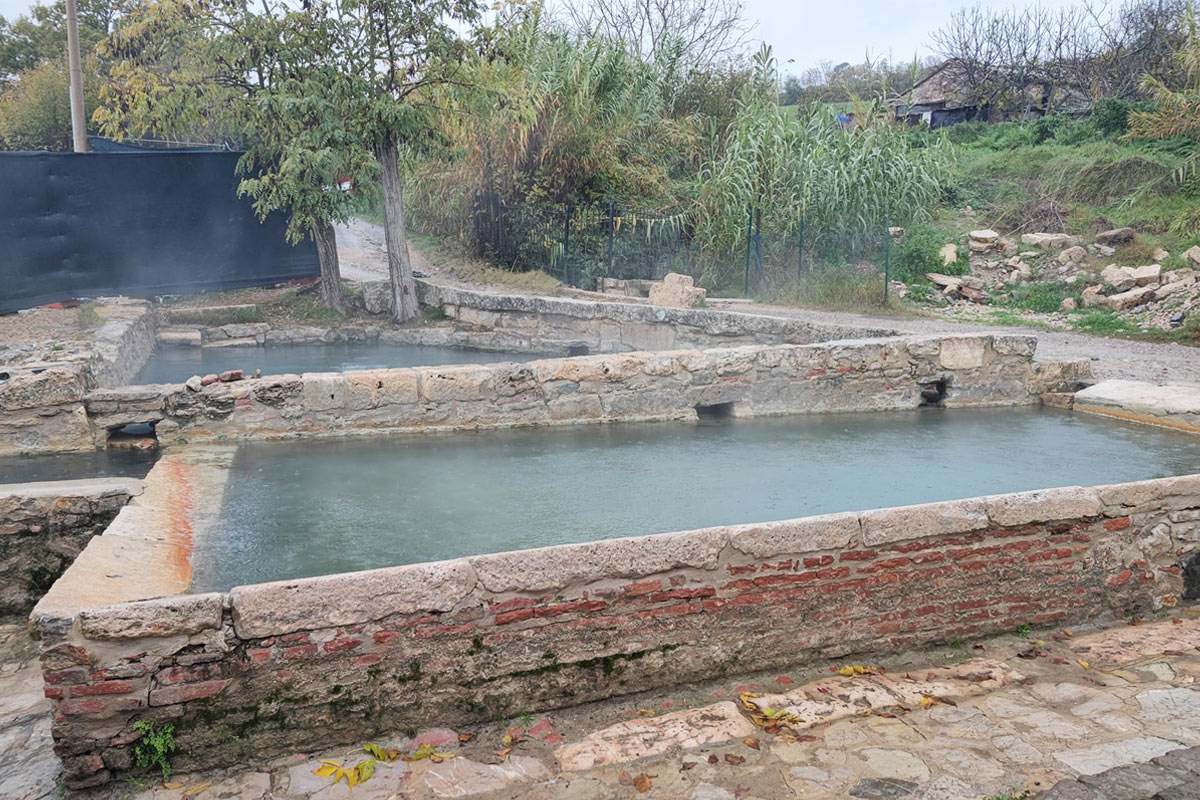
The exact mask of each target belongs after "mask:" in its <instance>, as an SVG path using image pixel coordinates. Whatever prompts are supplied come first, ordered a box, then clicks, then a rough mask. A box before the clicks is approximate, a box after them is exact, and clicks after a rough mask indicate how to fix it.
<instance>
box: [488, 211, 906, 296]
mask: <svg viewBox="0 0 1200 800" xmlns="http://www.w3.org/2000/svg"><path fill="white" fill-rule="evenodd" d="M746 222H747V224H746V230H745V235H744V237H743V239H742V243H743V244H739V246H738V247H737V248H736V249H734V250H729V251H724V252H720V251H714V250H711V249H704V248H702V247H700V246H699V244H698V243H697V242H695V241H694V239H693V237H692V232H691V226H690V225H689V221H688V217H687V215H686V214H682V213H681V214H674V215H672V214H661V213H641V212H637V211H633V210H629V209H623V208H620V207H618V206H616V205H615V204H611V203H609V204H600V205H589V206H564V205H534V204H521V203H507V202H505V201H504V200H503V198H502V197H500V196H499V195H497V194H488V195H477V196H476V198H475V202H474V215H473V229H474V236H475V248H476V251H477V254H478V255H480V256H482V257H484V258H487V259H489V260H491V261H492V262H493V263H496V264H498V265H500V266H503V267H505V268H508V269H513V270H519V271H524V270H533V269H538V270H542V271H544V272H547V273H548V274H550V275H553V276H554V277H556V278H558V279H560V280H562V281H563V283H564V284H567V285H569V286H575V287H579V288H583V289H595V288H597V286H598V283H599V279H600V278H616V279H637V280H661V279H662V278H663V276H665V275H666V274H667V273H668V272H679V273H683V274H687V275H691V276H692V277H693V278H694V279H695V280H696V281H697V283H698V284H700V285H703V286H705V287H706V288H709V289H710V290H716V291H718V292H722V293H742V294H747V295H749V294H760V295H767V294H771V293H774V292H778V291H781V290H784V289H786V288H787V287H789V286H795V285H799V284H801V283H803V282H804V281H805V280H806V279H813V278H819V279H825V280H830V279H833V278H836V277H840V278H842V279H846V280H868V279H879V284H880V292H881V299H882V293H883V292H884V291H885V286H886V284H885V282H884V281H883V278H884V276H885V274H886V273H887V271H888V267H889V259H890V245H891V238H890V236H889V234H888V230H887V228H886V227H881V228H879V229H878V230H871V231H868V232H866V233H845V232H841V231H828V230H820V229H813V228H806V226H805V225H804V224H803V223H801V224H800V225H798V226H795V227H796V229H795V230H794V231H792V232H789V233H786V234H780V233H774V232H770V231H763V230H762V228H763V226H764V223H763V221H762V220H758V219H755V216H754V215H753V214H749V213H748V214H747V218H746Z"/></svg>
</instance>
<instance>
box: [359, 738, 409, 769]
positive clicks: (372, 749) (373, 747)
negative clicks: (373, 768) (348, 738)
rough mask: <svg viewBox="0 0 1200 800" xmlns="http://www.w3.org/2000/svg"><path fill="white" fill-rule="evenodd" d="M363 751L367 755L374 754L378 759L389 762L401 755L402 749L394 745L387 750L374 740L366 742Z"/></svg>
mask: <svg viewBox="0 0 1200 800" xmlns="http://www.w3.org/2000/svg"><path fill="white" fill-rule="evenodd" d="M363 752H365V753H366V754H367V755H370V756H374V758H375V760H376V761H386V762H387V763H389V764H391V763H392V762H393V761H395V760H396V759H398V758H399V757H400V751H399V750H397V749H395V748H394V747H389V748H388V749H387V750H384V749H383V748H382V747H380V746H379V745H377V744H375V743H374V742H368V743H367V744H364V745H363Z"/></svg>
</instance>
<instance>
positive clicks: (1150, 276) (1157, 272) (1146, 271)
mask: <svg viewBox="0 0 1200 800" xmlns="http://www.w3.org/2000/svg"><path fill="white" fill-rule="evenodd" d="M1131 277H1132V278H1133V282H1134V283H1136V284H1137V285H1138V286H1150V285H1152V284H1153V285H1158V283H1159V281H1160V280H1161V279H1162V267H1161V266H1160V265H1158V264H1149V265H1147V266H1144V267H1137V268H1135V269H1134V270H1133V273H1132V275H1131Z"/></svg>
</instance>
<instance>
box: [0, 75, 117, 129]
mask: <svg viewBox="0 0 1200 800" xmlns="http://www.w3.org/2000/svg"><path fill="white" fill-rule="evenodd" d="M83 77H84V83H83V90H84V106H85V107H86V108H95V107H96V103H97V92H98V88H99V87H98V85H97V84H98V79H97V78H96V69H95V59H94V58H92V59H89V60H88V61H86V62H85V64H84V70H83ZM69 84H70V77H69V75H68V72H67V60H66V58H64V57H61V56H60V57H59V58H56V59H47V60H44V61H40V62H38V64H37V65H36V66H33V67H31V68H29V69H27V70H25V71H24V72H22V73H21V78H20V80H18V81H14V82H13V83H11V84H8V85H7V86H4V85H3V84H0V87H2V88H0V148H3V149H5V150H68V151H69V150H71V149H72V146H73V142H72V139H71V103H70V99H69V96H68V86H69Z"/></svg>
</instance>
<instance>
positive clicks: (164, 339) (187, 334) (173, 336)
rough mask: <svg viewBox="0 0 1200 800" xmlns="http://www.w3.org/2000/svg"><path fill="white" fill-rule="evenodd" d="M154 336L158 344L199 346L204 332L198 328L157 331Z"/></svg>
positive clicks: (202, 342)
mask: <svg viewBox="0 0 1200 800" xmlns="http://www.w3.org/2000/svg"><path fill="white" fill-rule="evenodd" d="M156 338H157V340H158V343H159V345H167V346H171V347H199V346H200V345H202V344H204V334H202V333H201V332H200V330H199V329H198V328H188V329H186V330H165V331H159V332H158V335H157V337H156Z"/></svg>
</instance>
